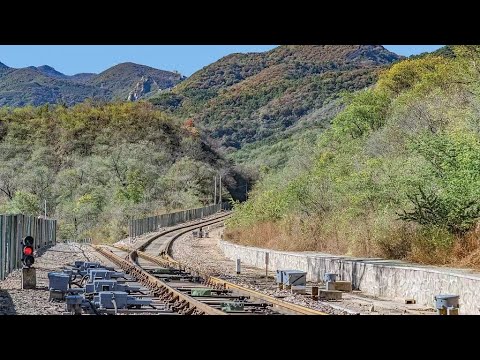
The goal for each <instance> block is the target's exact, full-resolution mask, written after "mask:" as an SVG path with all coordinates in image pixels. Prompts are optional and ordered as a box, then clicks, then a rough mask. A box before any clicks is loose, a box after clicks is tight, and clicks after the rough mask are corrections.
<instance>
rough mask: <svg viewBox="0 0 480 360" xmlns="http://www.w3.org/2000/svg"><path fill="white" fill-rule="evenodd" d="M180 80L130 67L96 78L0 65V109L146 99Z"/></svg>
mask: <svg viewBox="0 0 480 360" xmlns="http://www.w3.org/2000/svg"><path fill="white" fill-rule="evenodd" d="M183 79H184V78H183V77H182V76H181V75H180V74H178V73H174V72H170V71H164V70H158V69H154V68H152V67H149V66H145V65H139V64H134V63H123V64H118V65H115V66H113V67H111V68H109V69H107V70H105V71H104V72H102V73H100V74H90V73H81V74H76V75H72V76H68V75H65V74H62V73H61V72H59V71H57V70H55V69H54V68H52V67H51V66H48V65H43V66H39V67H34V66H29V67H26V68H20V69H15V68H10V67H8V66H6V65H5V64H2V63H0V106H5V105H6V106H25V105H35V106H38V105H44V104H64V105H74V104H77V103H80V102H83V101H85V100H86V99H95V100H103V101H115V100H123V101H125V100H127V97H128V96H129V94H130V92H132V91H135V90H136V92H137V93H138V94H139V95H140V96H139V97H142V98H144V97H146V95H150V94H151V93H154V92H157V91H158V90H164V89H169V88H171V87H173V86H174V85H176V84H178V83H179V82H180V81H182V80H183Z"/></svg>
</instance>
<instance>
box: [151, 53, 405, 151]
mask: <svg viewBox="0 0 480 360" xmlns="http://www.w3.org/2000/svg"><path fill="white" fill-rule="evenodd" d="M403 58H404V57H403V56H400V55H397V54H395V53H393V52H390V51H388V50H387V49H385V48H384V47H383V46H381V45H283V46H278V47H276V48H274V49H272V50H270V51H267V52H263V53H248V54H230V55H228V56H225V57H223V58H221V59H220V60H218V61H216V62H214V63H212V64H210V65H208V66H206V67H204V68H202V69H201V70H199V71H197V72H195V73H194V74H192V75H191V76H190V77H189V78H187V79H186V80H185V81H183V82H182V83H180V84H179V85H177V86H176V87H174V88H173V89H172V91H170V92H164V93H160V94H157V95H156V96H154V97H152V98H150V99H149V100H150V101H151V102H153V103H154V104H155V105H156V106H158V107H159V108H160V109H162V110H165V111H170V112H172V113H175V114H177V115H178V116H180V117H183V118H185V119H187V118H191V119H192V120H193V121H194V122H195V124H197V126H199V127H200V128H203V129H204V131H205V132H208V133H209V134H210V135H211V136H212V138H214V139H217V140H218V141H219V142H220V145H221V146H222V147H223V148H224V149H225V150H226V151H227V152H235V151H236V150H238V149H240V148H242V147H244V146H245V145H247V144H251V143H260V142H262V141H268V139H270V138H271V137H278V136H279V134H283V133H285V132H286V130H288V129H290V128H292V127H293V126H294V125H296V124H298V123H299V122H302V119H308V121H305V123H306V124H305V126H311V125H315V126H317V125H318V126H320V127H325V126H328V124H329V121H330V120H331V118H332V117H333V115H334V114H335V113H336V110H335V109H334V111H330V110H329V111H318V110H319V109H321V108H323V107H325V106H326V107H329V106H330V105H329V104H330V103H331V102H332V101H334V102H336V101H337V99H338V98H339V97H340V96H341V94H342V93H344V92H353V91H357V90H360V89H364V88H366V87H369V86H370V85H372V84H373V83H374V82H375V79H376V77H377V75H378V73H379V72H380V71H381V70H382V69H384V68H386V67H388V66H389V65H390V64H392V63H394V62H395V61H398V60H401V59H403ZM338 106H341V105H340V104H339V105H338ZM338 106H337V107H336V109H338ZM312 114H317V115H318V116H316V117H312V116H311V115H312ZM299 128H300V127H299Z"/></svg>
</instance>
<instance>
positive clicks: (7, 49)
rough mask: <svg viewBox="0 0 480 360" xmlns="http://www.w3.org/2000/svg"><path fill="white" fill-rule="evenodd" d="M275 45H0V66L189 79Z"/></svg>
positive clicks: (404, 50)
mask: <svg viewBox="0 0 480 360" xmlns="http://www.w3.org/2000/svg"><path fill="white" fill-rule="evenodd" d="M440 46H441V45H385V47H386V48H387V49H389V50H391V51H394V52H396V53H397V54H400V55H405V56H408V55H412V54H419V53H422V52H424V51H432V50H435V49H437V48H439V47H440ZM274 47H275V45H0V62H2V63H4V64H5V65H8V66H10V67H15V68H20V67H26V66H31V65H33V66H40V65H50V66H52V67H54V68H55V69H57V70H58V71H60V72H62V73H64V74H67V75H73V74H76V73H79V72H94V73H99V72H101V71H103V70H105V69H107V68H109V67H111V66H113V65H116V64H119V63H122V62H126V61H131V62H135V63H139V64H144V65H149V66H152V67H155V68H158V69H163V70H177V71H179V72H180V73H181V74H183V75H187V76H189V75H191V74H192V73H194V72H195V71H197V70H199V69H201V68H202V67H204V66H206V65H208V64H210V63H212V62H214V61H216V60H218V59H220V58H221V57H223V56H225V55H228V54H231V53H234V52H258V51H267V50H270V49H272V48H274Z"/></svg>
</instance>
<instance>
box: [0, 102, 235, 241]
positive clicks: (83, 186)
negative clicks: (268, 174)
mask: <svg viewBox="0 0 480 360" xmlns="http://www.w3.org/2000/svg"><path fill="white" fill-rule="evenodd" d="M0 154H1V157H0V213H25V214H33V215H39V214H42V213H43V201H44V199H46V200H47V213H48V215H49V216H51V217H56V218H57V219H59V225H60V226H59V231H60V237H61V238H62V239H78V238H85V237H92V238H94V239H95V240H96V241H105V240H114V239H116V240H118V239H119V238H121V237H123V236H125V235H126V229H127V227H126V225H127V220H128V219H129V218H131V217H142V216H145V215H151V214H154V213H158V212H162V211H171V210H174V209H184V208H191V207H198V206H203V205H207V204H211V203H212V202H213V176H214V174H216V173H217V172H219V171H222V172H224V173H226V172H228V171H229V170H231V171H230V175H227V176H225V178H224V185H225V188H224V194H225V196H226V198H225V199H227V198H228V195H227V194H228V189H227V188H228V187H229V186H231V187H232V188H235V187H236V186H237V185H236V183H235V178H234V177H235V171H234V170H232V169H231V166H230V165H229V163H228V162H227V161H225V160H223V159H222V158H221V157H219V156H218V155H217V154H216V153H215V152H214V151H213V150H212V149H211V148H210V147H209V145H208V144H206V143H205V142H204V141H203V140H202V138H201V136H200V134H199V131H198V129H196V128H195V127H194V126H193V125H192V124H191V123H188V122H187V123H177V122H176V121H174V120H173V119H171V118H170V117H169V116H166V115H165V114H163V113H162V112H160V111H158V110H155V109H153V108H152V105H151V104H149V103H145V102H135V103H131V102H130V103H110V104H96V103H92V102H85V103H82V104H79V105H76V106H73V107H71V108H66V107H64V106H49V105H44V106H40V107H31V106H27V107H23V108H2V109H0Z"/></svg>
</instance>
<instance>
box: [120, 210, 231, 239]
mask: <svg viewBox="0 0 480 360" xmlns="http://www.w3.org/2000/svg"><path fill="white" fill-rule="evenodd" d="M230 209H231V205H230V203H228V202H224V203H222V204H217V205H210V206H206V207H203V208H198V209H189V210H184V211H177V212H174V213H169V214H163V215H157V216H150V217H147V218H143V219H134V220H131V221H130V222H129V224H128V229H129V235H130V237H136V236H140V235H143V234H145V233H149V232H155V231H158V229H159V228H162V227H168V226H173V225H176V224H180V223H184V222H187V221H191V220H195V219H200V218H202V217H205V216H209V215H213V214H215V213H216V212H219V211H221V210H230Z"/></svg>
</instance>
